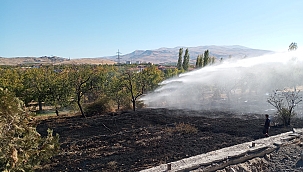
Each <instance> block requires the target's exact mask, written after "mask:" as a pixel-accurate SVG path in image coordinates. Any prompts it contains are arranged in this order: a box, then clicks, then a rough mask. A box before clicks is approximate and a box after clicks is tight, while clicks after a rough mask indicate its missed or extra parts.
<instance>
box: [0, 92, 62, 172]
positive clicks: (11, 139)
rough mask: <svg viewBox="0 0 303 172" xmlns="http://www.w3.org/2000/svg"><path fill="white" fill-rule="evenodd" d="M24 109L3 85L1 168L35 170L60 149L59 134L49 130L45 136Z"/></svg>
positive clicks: (0, 131) (0, 144) (0, 118)
mask: <svg viewBox="0 0 303 172" xmlns="http://www.w3.org/2000/svg"><path fill="white" fill-rule="evenodd" d="M33 123H34V118H33V117H32V116H31V115H30V114H29V113H27V112H25V111H24V104H23V102H22V101H20V100H19V99H18V98H16V97H15V96H14V94H13V93H11V92H9V91H8V90H7V89H2V88H1V89H0V125H1V130H0V147H1V149H0V170H1V171H33V170H34V169H35V168H37V167H38V166H39V164H40V163H41V162H42V161H46V160H48V159H49V158H50V157H52V156H53V155H55V154H56V153H57V152H58V150H59V143H58V141H59V136H58V135H56V136H53V134H52V133H53V132H52V130H48V131H47V132H48V135H47V137H46V138H42V137H41V136H40V134H39V133H38V132H37V131H36V127H35V125H34V124H33Z"/></svg>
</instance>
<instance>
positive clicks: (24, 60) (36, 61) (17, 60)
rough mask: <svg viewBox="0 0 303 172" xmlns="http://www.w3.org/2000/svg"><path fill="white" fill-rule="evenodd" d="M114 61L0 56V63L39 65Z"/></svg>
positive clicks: (106, 61) (106, 62)
mask: <svg viewBox="0 0 303 172" xmlns="http://www.w3.org/2000/svg"><path fill="white" fill-rule="evenodd" d="M114 63H115V62H114V61H112V60H108V59H102V58H81V59H67V58H62V57H56V56H52V57H47V56H43V57H13V58H4V57H0V65H9V66H10V65H14V66H15V65H40V64H42V65H43V64H53V65H60V64H114Z"/></svg>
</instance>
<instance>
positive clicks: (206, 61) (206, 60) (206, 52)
mask: <svg viewBox="0 0 303 172" xmlns="http://www.w3.org/2000/svg"><path fill="white" fill-rule="evenodd" d="M209 61H210V60H209V51H208V50H206V51H204V56H203V67H205V66H207V65H208V64H209Z"/></svg>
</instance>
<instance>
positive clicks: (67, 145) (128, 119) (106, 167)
mask: <svg viewBox="0 0 303 172" xmlns="http://www.w3.org/2000/svg"><path fill="white" fill-rule="evenodd" d="M264 121H265V119H264V115H257V114H242V115H239V114H237V113H231V112H221V111H220V112H214V111H190V110H168V109H141V110H138V111H135V112H134V111H123V112H117V113H106V114H100V115H97V116H91V117H87V118H83V117H81V116H73V117H60V116H59V117H56V118H49V119H44V120H41V121H39V124H38V126H37V130H38V132H39V133H41V135H42V136H45V135H46V130H47V128H51V129H53V131H54V133H58V134H59V135H60V145H61V146H60V147H61V150H60V153H59V155H57V156H55V157H53V158H52V159H50V161H49V162H43V163H42V168H41V169H39V170H38V171H140V170H143V169H147V168H151V167H154V166H157V165H160V164H163V163H168V162H172V161H177V160H180V159H183V158H186V157H190V156H194V155H198V154H203V153H206V152H209V151H214V150H217V149H221V148H224V147H228V146H232V145H236V144H240V143H244V142H248V141H252V140H256V139H260V138H263V137H264V136H263V134H262V128H263V124H264ZM292 127H298V128H299V127H300V128H303V120H302V119H293V120H292V121H291V126H289V127H283V126H276V127H271V129H270V132H269V133H270V135H276V134H279V133H282V132H287V131H290V130H292Z"/></svg>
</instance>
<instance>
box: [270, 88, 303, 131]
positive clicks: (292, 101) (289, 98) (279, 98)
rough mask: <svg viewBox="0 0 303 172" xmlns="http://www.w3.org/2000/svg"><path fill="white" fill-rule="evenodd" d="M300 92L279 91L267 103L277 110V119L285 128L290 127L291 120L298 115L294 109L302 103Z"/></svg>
mask: <svg viewBox="0 0 303 172" xmlns="http://www.w3.org/2000/svg"><path fill="white" fill-rule="evenodd" d="M299 93H300V91H296V90H294V91H285V90H284V91H278V90H275V91H274V92H273V94H271V95H270V97H269V98H268V99H267V102H268V103H269V104H271V105H272V106H274V107H275V108H276V109H277V117H278V119H279V120H281V121H282V122H283V124H284V125H285V126H289V125H290V120H291V119H292V118H293V117H294V116H295V115H296V113H295V112H294V108H295V107H296V106H297V105H298V103H300V102H301V101H302V97H301V96H299Z"/></svg>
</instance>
